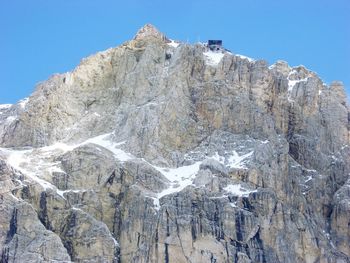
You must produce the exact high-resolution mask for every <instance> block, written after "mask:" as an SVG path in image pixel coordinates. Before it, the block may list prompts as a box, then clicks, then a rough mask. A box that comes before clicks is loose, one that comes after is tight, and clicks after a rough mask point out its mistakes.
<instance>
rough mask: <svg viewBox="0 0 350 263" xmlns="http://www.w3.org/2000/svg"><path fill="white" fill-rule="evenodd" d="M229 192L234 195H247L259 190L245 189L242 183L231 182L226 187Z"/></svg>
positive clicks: (225, 189)
mask: <svg viewBox="0 0 350 263" xmlns="http://www.w3.org/2000/svg"><path fill="white" fill-rule="evenodd" d="M224 191H226V192H227V193H230V194H233V195H234V196H241V197H247V196H249V194H250V193H254V192H257V190H247V189H244V188H243V187H242V186H241V184H229V185H227V186H226V187H225V188H224Z"/></svg>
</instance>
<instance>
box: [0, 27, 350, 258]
mask: <svg viewBox="0 0 350 263" xmlns="http://www.w3.org/2000/svg"><path fill="white" fill-rule="evenodd" d="M346 101H347V99H346V95H345V92H344V87H343V86H342V84H341V83H339V82H334V83H332V84H331V85H330V86H327V85H325V84H324V83H323V82H322V80H321V79H320V78H319V77H318V76H317V74H315V73H314V72H312V71H310V70H308V69H306V68H305V67H303V66H298V67H290V66H289V65H288V64H287V63H286V62H283V61H278V62H276V63H275V64H273V65H271V66H268V64H267V62H266V61H263V60H253V59H250V58H247V57H244V56H241V55H237V54H234V53H232V52H229V51H228V50H226V49H224V48H223V47H218V50H216V48H215V49H213V50H211V48H210V47H209V46H208V45H206V44H202V43H198V44H195V45H189V44H186V43H181V42H177V41H174V40H171V39H169V38H168V37H166V36H165V35H164V34H163V33H160V32H159V31H158V30H157V29H156V28H155V27H154V26H152V25H145V26H144V27H143V28H142V29H140V30H139V31H138V33H137V34H136V36H135V37H134V39H132V40H130V41H127V42H125V43H124V44H122V45H121V46H119V47H116V48H111V49H108V50H106V51H103V52H100V53H97V54H95V55H92V56H90V57H88V58H86V59H83V60H82V62H81V63H80V65H79V66H78V67H77V68H75V69H74V70H73V71H72V72H68V73H64V74H58V75H54V76H52V77H51V78H50V79H49V80H47V81H45V82H43V83H40V84H39V85H38V86H37V87H36V90H35V92H34V93H33V94H32V95H31V96H30V97H29V98H28V99H25V100H22V101H20V102H19V103H17V104H15V105H2V106H0V147H1V148H0V189H1V190H0V191H1V192H0V193H1V194H0V255H1V260H0V262H3V263H4V262H11V263H12V262H135V263H136V262H137V263H138V262H140V263H141V262H142V263H146V262H165V263H172V262H192V263H195V262H204V263H205V262H208V263H209V262H210V263H214V262H216V263H219V262H239V263H248V262H266V263H267V262H281V263H282V262H285V263H288V262H290V263H294V262H332V263H333V262H334V263H335V262H350V248H349V243H350V229H349V223H350V179H349V178H350V177H349V175H350V158H349V156H350V148H349V138H350V137H349V135H350V133H349V127H350V125H349V120H350V117H349V116H350V113H349V107H348V106H347V104H346Z"/></svg>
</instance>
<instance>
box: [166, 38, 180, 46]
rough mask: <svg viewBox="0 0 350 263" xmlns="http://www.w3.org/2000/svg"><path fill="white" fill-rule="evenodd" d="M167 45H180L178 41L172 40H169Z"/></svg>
mask: <svg viewBox="0 0 350 263" xmlns="http://www.w3.org/2000/svg"><path fill="white" fill-rule="evenodd" d="M168 45H169V46H171V47H174V48H177V47H178V46H179V45H180V43H178V42H175V41H174V40H171V42H170V43H168Z"/></svg>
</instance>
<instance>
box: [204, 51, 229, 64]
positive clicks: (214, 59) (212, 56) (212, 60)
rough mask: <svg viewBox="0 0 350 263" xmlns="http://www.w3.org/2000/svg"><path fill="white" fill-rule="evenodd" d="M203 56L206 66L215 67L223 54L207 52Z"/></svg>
mask: <svg viewBox="0 0 350 263" xmlns="http://www.w3.org/2000/svg"><path fill="white" fill-rule="evenodd" d="M203 55H204V56H205V61H206V63H207V64H208V65H210V66H217V65H218V64H219V63H220V61H221V59H222V58H223V57H224V55H225V54H224V53H222V52H213V51H211V50H209V51H207V52H204V53H203Z"/></svg>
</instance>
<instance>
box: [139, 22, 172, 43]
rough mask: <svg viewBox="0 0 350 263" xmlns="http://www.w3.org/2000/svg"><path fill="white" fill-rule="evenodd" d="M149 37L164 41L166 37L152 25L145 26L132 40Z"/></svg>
mask: <svg viewBox="0 0 350 263" xmlns="http://www.w3.org/2000/svg"><path fill="white" fill-rule="evenodd" d="M149 37H155V38H160V39H166V36H165V35H164V34H163V33H161V32H160V31H159V30H158V29H157V28H156V27H155V26H154V25H152V24H146V25H144V26H143V27H142V28H140V29H139V30H138V31H137V33H136V35H135V37H134V40H140V39H145V38H149Z"/></svg>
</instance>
